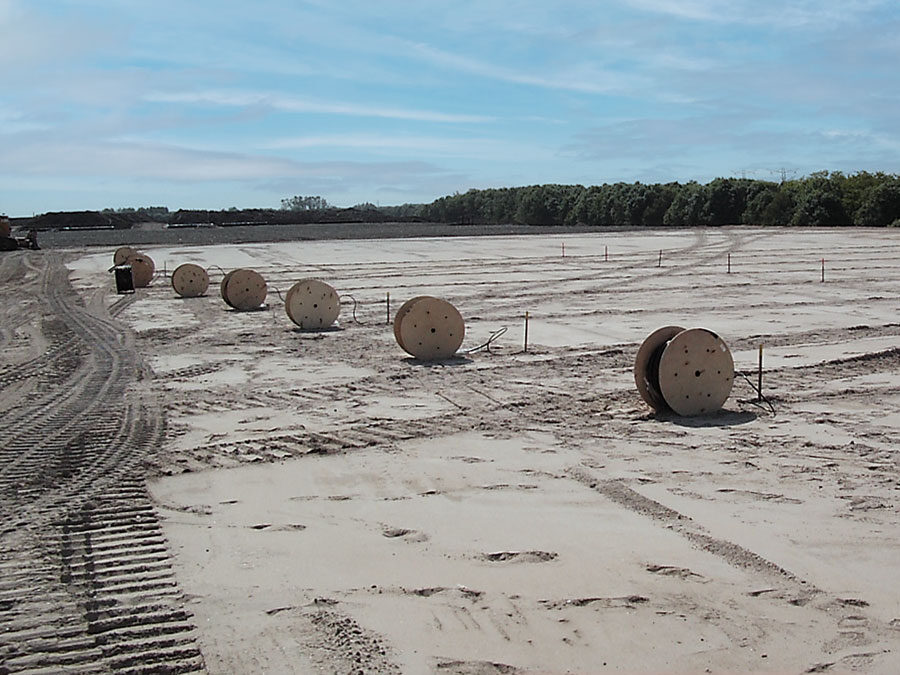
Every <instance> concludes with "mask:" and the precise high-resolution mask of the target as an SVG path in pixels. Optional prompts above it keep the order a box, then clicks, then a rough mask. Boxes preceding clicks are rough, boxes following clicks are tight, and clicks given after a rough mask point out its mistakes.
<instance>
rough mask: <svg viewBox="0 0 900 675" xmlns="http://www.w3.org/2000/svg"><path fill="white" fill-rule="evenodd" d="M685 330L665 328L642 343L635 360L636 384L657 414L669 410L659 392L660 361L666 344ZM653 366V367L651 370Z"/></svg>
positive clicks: (655, 332) (671, 327)
mask: <svg viewBox="0 0 900 675" xmlns="http://www.w3.org/2000/svg"><path fill="white" fill-rule="evenodd" d="M683 330H684V328H682V327H681V326H663V327H662V328H659V329H657V330H655V331H653V332H652V333H650V335H649V336H648V337H647V339H646V340H644V341H643V342H642V343H641V347H640V349H638V353H637V356H636V357H635V359H634V383H635V385H636V386H637V390H638V392H639V393H640V395H641V398H642V399H644V401H645V402H646V403H647V405H649V406H650V407H651V408H653V409H654V410H656V411H657V412H663V411H665V410H668V409H669V405H668V403H666V400H665V399H664V398H663V395H662V393H661V392H660V391H659V369H658V365H659V359H660V357H661V356H662V353H661V350H662V349H665V345H666V343H667V342H668V341H669V340H671V339H672V338H673V337H675V336H676V335H678V334H679V333H681V332H682V331H683ZM651 365H653V367H652V368H651Z"/></svg>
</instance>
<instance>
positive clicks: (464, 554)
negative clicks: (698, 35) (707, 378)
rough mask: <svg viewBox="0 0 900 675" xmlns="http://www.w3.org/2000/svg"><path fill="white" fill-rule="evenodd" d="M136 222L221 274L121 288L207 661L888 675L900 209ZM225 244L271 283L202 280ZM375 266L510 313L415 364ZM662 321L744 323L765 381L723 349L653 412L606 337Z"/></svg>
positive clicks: (98, 266)
mask: <svg viewBox="0 0 900 675" xmlns="http://www.w3.org/2000/svg"><path fill="white" fill-rule="evenodd" d="M563 249H564V252H565V255H563ZM144 250H145V251H147V252H148V253H149V254H150V255H151V256H152V257H153V258H154V260H155V261H156V264H157V267H159V268H160V269H163V268H164V269H165V270H166V271H169V272H171V270H172V269H174V267H175V266H176V265H177V264H180V263H183V262H193V263H198V264H200V265H203V266H204V267H210V269H211V273H212V277H213V280H214V284H213V285H212V286H211V288H210V291H209V293H208V295H207V296H206V297H201V298H196V299H179V298H177V297H176V296H175V294H174V293H173V291H172V289H171V287H170V286H169V285H168V284H167V282H166V280H165V279H164V278H158V279H157V280H156V281H155V282H154V284H153V285H152V286H151V287H150V288H148V289H142V290H139V291H138V293H137V297H136V299H135V300H134V301H133V302H132V303H131V304H130V305H128V306H127V307H126V308H125V309H124V311H122V312H121V313H120V314H119V315H118V319H119V320H120V321H124V322H126V323H127V324H128V325H129V326H130V327H131V328H132V330H133V331H134V334H135V341H136V346H137V348H138V349H139V351H140V352H141V353H142V354H143V355H144V356H145V358H146V359H147V360H148V362H149V365H150V367H151V368H152V378H151V379H147V380H143V381H142V386H144V387H146V388H147V390H148V391H149V392H150V394H151V395H153V396H155V397H157V399H158V400H159V401H160V402H161V403H162V405H163V407H164V409H165V411H166V433H165V437H164V441H163V442H162V445H161V447H160V448H159V452H158V453H156V454H154V455H153V456H152V458H151V459H150V460H149V462H148V469H149V471H150V472H151V473H152V474H153V475H155V476H157V478H156V479H154V480H153V481H152V483H151V485H150V490H151V494H152V498H153V501H154V503H155V507H156V513H157V514H158V516H159V517H160V518H161V519H162V521H163V526H164V533H165V537H166V539H167V541H168V543H169V550H170V552H171V553H172V555H173V556H174V560H175V576H176V578H177V582H178V584H179V586H180V588H181V590H182V591H183V592H184V594H185V597H186V606H187V608H188V609H189V610H190V612H192V613H193V621H194V622H195V625H196V626H197V628H198V632H197V642H198V644H199V647H200V650H201V652H202V654H203V658H204V660H205V663H206V667H207V669H208V670H209V672H211V673H250V672H272V673H290V672H297V673H308V672H340V673H345V672H347V673H349V672H367V673H369V672H379V673H380V672H385V673H392V672H402V673H428V672H431V673H518V672H534V673H594V672H605V671H618V672H677V673H695V672H714V673H715V672H718V673H721V672H787V673H803V672H847V671H859V672H866V673H896V672H900V584H898V583H897V574H898V568H900V448H898V429H900V295H898V288H900V232H896V231H891V230H878V231H875V230H864V231H858V230H854V231H847V230H814V231H811V230H803V231H791V230H784V229H764V230H763V229H758V230H757V229H743V228H742V229H715V230H690V231H679V232H646V233H643V232H642V233H630V234H629V233H606V234H580V235H566V236H531V237H477V238H475V237H473V238H454V239H399V240H381V241H377V242H372V241H316V242H294V243H280V244H277V245H275V244H246V245H230V246H229V245H220V246H205V247H204V246H201V247H194V246H184V247H175V248H173V247H169V248H161V247H156V248H154V247H145V248H144ZM660 251H662V257H661V263H660ZM111 254H112V250H105V249H103V250H102V251H96V250H95V251H91V252H89V253H88V254H86V255H84V256H82V257H80V258H79V259H77V260H75V261H74V262H72V263H70V265H69V266H70V269H71V270H72V275H71V278H72V280H73V283H74V284H75V286H76V288H77V289H79V291H80V292H81V293H82V294H85V295H88V294H91V293H95V292H96V289H98V288H102V289H107V290H108V292H109V297H108V302H112V301H114V300H115V299H116V296H115V295H114V293H113V292H112V291H113V288H112V277H111V276H110V275H109V274H108V273H107V272H106V270H107V268H108V267H109V265H110V264H111V263H110V259H111ZM729 254H730V256H731V272H730V273H728V271H727V264H728V263H727V261H728V256H729ZM822 258H824V259H825V275H826V278H825V282H824V283H823V282H822V281H821V265H822V263H821V260H822ZM235 267H251V268H253V269H255V270H257V271H259V272H260V273H261V274H263V276H264V277H265V278H266V279H267V281H268V283H269V286H270V295H269V298H268V308H267V309H266V310H264V311H258V312H250V313H239V312H235V311H232V310H230V309H229V308H228V307H227V306H226V305H225V304H224V303H223V302H222V300H221V299H220V297H219V294H218V286H217V284H216V283H215V282H216V281H217V280H218V279H220V278H221V271H222V270H229V269H232V268H235ZM305 277H316V278H319V279H322V280H324V281H327V282H328V283H330V284H331V285H333V286H334V287H335V288H336V289H337V290H338V292H339V293H340V294H342V296H343V301H344V302H343V308H342V313H341V317H340V319H339V326H338V327H336V328H335V329H334V330H332V331H326V332H319V333H303V332H300V331H299V330H298V329H296V328H295V327H294V326H293V324H291V323H290V321H289V319H288V318H287V316H286V315H285V313H284V308H283V304H282V301H281V299H280V297H279V294H278V293H276V292H275V291H274V289H278V290H279V291H280V292H281V294H283V293H284V292H285V291H286V290H287V289H288V288H289V287H290V285H291V284H292V283H293V282H294V281H295V280H299V279H302V278H305ZM388 293H390V302H391V307H392V310H393V309H396V308H398V307H399V305H400V304H401V303H402V302H403V301H404V300H406V299H408V298H410V297H412V296H415V295H423V294H428V295H436V296H439V297H443V298H446V299H447V300H449V301H451V302H452V303H453V304H454V305H455V306H456V307H457V308H458V309H459V310H460V312H461V313H462V315H463V317H464V318H465V320H466V327H467V336H466V339H465V341H464V343H463V346H462V351H463V352H465V351H467V350H470V349H473V348H476V347H478V346H479V345H482V344H483V343H484V342H485V341H486V340H487V338H488V337H489V336H490V334H491V333H492V332H493V331H496V330H498V329H500V328H504V327H505V328H507V329H508V330H507V332H506V333H505V334H504V335H502V336H501V337H499V338H498V339H497V340H496V341H495V342H494V343H493V345H492V346H491V349H490V351H487V350H484V349H481V350H477V351H472V352H471V353H461V354H460V355H459V357H458V358H456V359H454V360H453V361H450V362H447V363H445V364H440V365H427V364H421V363H418V362H415V361H413V360H412V359H410V358H408V357H407V356H406V354H405V353H404V352H403V351H402V350H401V349H400V348H399V347H398V345H397V344H396V342H395V341H394V337H393V332H392V328H391V326H390V325H389V324H388V323H387V319H388V316H389V315H388V311H387V306H386V296H387V294H388ZM526 311H527V312H529V314H530V317H531V320H530V323H529V343H528V350H527V352H526V351H524V350H523V345H524V321H523V317H524V314H525V312H526ZM354 315H355V317H354ZM667 324H678V325H682V326H685V327H697V326H702V327H706V328H709V329H711V330H714V331H715V332H717V333H719V334H720V335H721V336H722V337H723V338H724V340H725V341H726V343H727V344H728V345H729V347H730V348H731V350H732V352H733V354H734V357H735V366H736V368H737V369H738V370H740V371H743V372H744V373H746V374H747V375H748V376H750V377H751V378H752V379H753V381H754V382H755V377H756V375H755V369H756V361H757V354H758V351H757V350H758V345H759V344H760V343H762V344H764V356H765V363H766V372H765V382H764V392H765V394H766V396H767V398H768V402H769V403H770V404H771V408H770V407H769V406H768V405H766V404H758V403H757V402H756V397H755V394H754V393H753V391H752V389H751V387H750V386H749V384H748V383H747V382H746V381H745V380H744V379H743V378H738V379H737V380H736V384H735V388H734V390H733V392H732V394H731V398H730V399H729V400H728V401H727V403H726V404H725V407H724V410H723V411H721V412H720V413H719V414H717V415H714V416H709V417H704V418H695V419H679V418H672V417H665V416H655V415H652V414H650V411H649V409H648V408H647V407H646V406H645V405H644V404H643V402H642V401H641V400H640V398H639V396H638V394H637V391H636V389H635V387H634V383H633V376H632V365H633V360H634V356H635V353H636V351H637V348H638V346H639V345H640V343H641V341H642V340H643V339H644V338H645V337H646V336H647V335H649V333H650V332H652V331H653V330H655V329H656V328H658V327H659V326H663V325H667ZM773 410H774V412H773Z"/></svg>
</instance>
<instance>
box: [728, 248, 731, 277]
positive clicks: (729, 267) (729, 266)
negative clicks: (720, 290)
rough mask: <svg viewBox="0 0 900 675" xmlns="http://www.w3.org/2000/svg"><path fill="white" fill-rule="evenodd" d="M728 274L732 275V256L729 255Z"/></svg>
mask: <svg viewBox="0 0 900 675" xmlns="http://www.w3.org/2000/svg"><path fill="white" fill-rule="evenodd" d="M728 274H731V254H730V253H729V254H728Z"/></svg>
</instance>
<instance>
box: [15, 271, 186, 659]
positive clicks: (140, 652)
mask: <svg viewBox="0 0 900 675" xmlns="http://www.w3.org/2000/svg"><path fill="white" fill-rule="evenodd" d="M25 264H27V265H31V266H32V267H33V268H35V269H37V270H38V272H39V274H38V275H36V277H35V281H34V282H32V283H31V284H28V283H25V285H24V287H23V289H22V292H23V293H26V294H30V295H31V296H34V297H37V298H38V299H39V300H40V301H41V303H42V311H43V312H44V313H45V314H44V316H43V320H42V327H43V328H44V329H45V330H47V331H48V332H50V333H51V335H50V336H49V337H50V338H51V339H50V347H49V348H48V349H47V350H46V351H45V353H44V354H42V355H40V356H39V357H37V358H35V359H32V360H30V361H28V362H26V363H23V364H20V365H19V366H13V367H7V368H6V369H5V370H4V371H3V372H2V375H0V378H5V379H0V383H2V382H8V381H10V380H11V379H12V380H16V381H22V380H28V379H29V378H33V379H37V380H38V381H39V382H41V383H44V382H45V379H46V377H47V371H48V369H49V370H50V371H52V375H53V376H54V377H56V378H59V379H58V381H57V382H56V384H55V386H51V387H45V386H43V385H42V386H41V387H40V388H39V393H38V394H37V395H36V396H34V397H32V398H30V399H28V400H24V401H21V402H20V403H19V404H18V405H17V406H14V407H13V408H12V409H11V410H8V411H6V413H5V414H4V416H3V419H2V422H0V518H2V525H0V572H2V574H0V673H19V672H23V673H28V672H35V673H36V672H62V671H65V672H77V673H109V672H124V673H128V672H135V673H137V672H141V673H151V672H159V673H162V672H164V673H190V672H203V671H204V663H203V658H202V655H201V654H200V652H199V649H198V648H197V646H196V643H195V635H194V626H193V624H192V623H191V617H190V614H189V613H188V612H187V611H185V610H184V608H183V606H182V605H183V601H182V595H181V591H180V589H179V588H178V586H177V583H176V581H175V579H174V576H173V574H172V571H171V566H170V562H169V554H168V551H167V547H166V543H165V540H164V539H163V536H162V533H161V530H160V526H159V522H158V520H157V518H156V515H155V513H154V511H153V507H152V504H151V502H150V499H149V496H148V495H147V493H146V491H145V488H144V485H143V477H142V473H143V468H142V464H143V462H144V461H145V459H146V457H147V456H148V455H149V454H151V453H152V452H153V451H154V450H155V448H156V447H157V446H158V444H159V441H160V439H161V438H162V435H163V431H164V424H163V419H162V417H161V414H160V412H159V409H158V407H157V406H156V405H155V404H154V402H153V401H152V400H151V399H149V398H148V399H146V400H145V399H144V398H142V396H141V392H140V391H136V390H135V388H134V384H135V382H136V381H137V379H138V377H139V376H140V374H141V372H142V370H143V366H142V364H141V361H140V358H139V356H138V355H137V353H136V352H135V350H134V348H133V346H132V345H131V344H130V340H129V339H128V338H127V336H126V335H125V334H123V332H122V331H121V329H120V328H119V327H118V326H117V325H116V324H115V323H114V321H113V320H112V318H111V316H110V315H109V314H107V313H106V312H105V311H104V310H102V302H101V303H99V305H101V306H98V303H96V302H94V303H90V306H88V307H86V306H84V304H83V303H81V302H80V300H79V298H78V296H77V294H76V293H75V292H74V290H73V289H72V287H71V285H70V284H69V282H68V273H67V270H66V268H65V267H64V266H63V263H62V259H61V257H60V256H58V255H52V254H51V255H39V254H31V255H30V256H29V257H28V259H27V260H26V261H25ZM130 301H131V300H130V298H129V299H123V300H119V301H118V302H116V303H115V304H114V305H113V307H112V309H111V311H112V312H115V313H118V312H119V311H121V310H122V309H123V308H124V307H126V306H127V305H128V303H129V302H130Z"/></svg>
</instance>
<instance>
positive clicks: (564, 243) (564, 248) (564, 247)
mask: <svg viewBox="0 0 900 675" xmlns="http://www.w3.org/2000/svg"><path fill="white" fill-rule="evenodd" d="M562 251H563V258H565V257H566V242H563V245H562Z"/></svg>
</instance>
